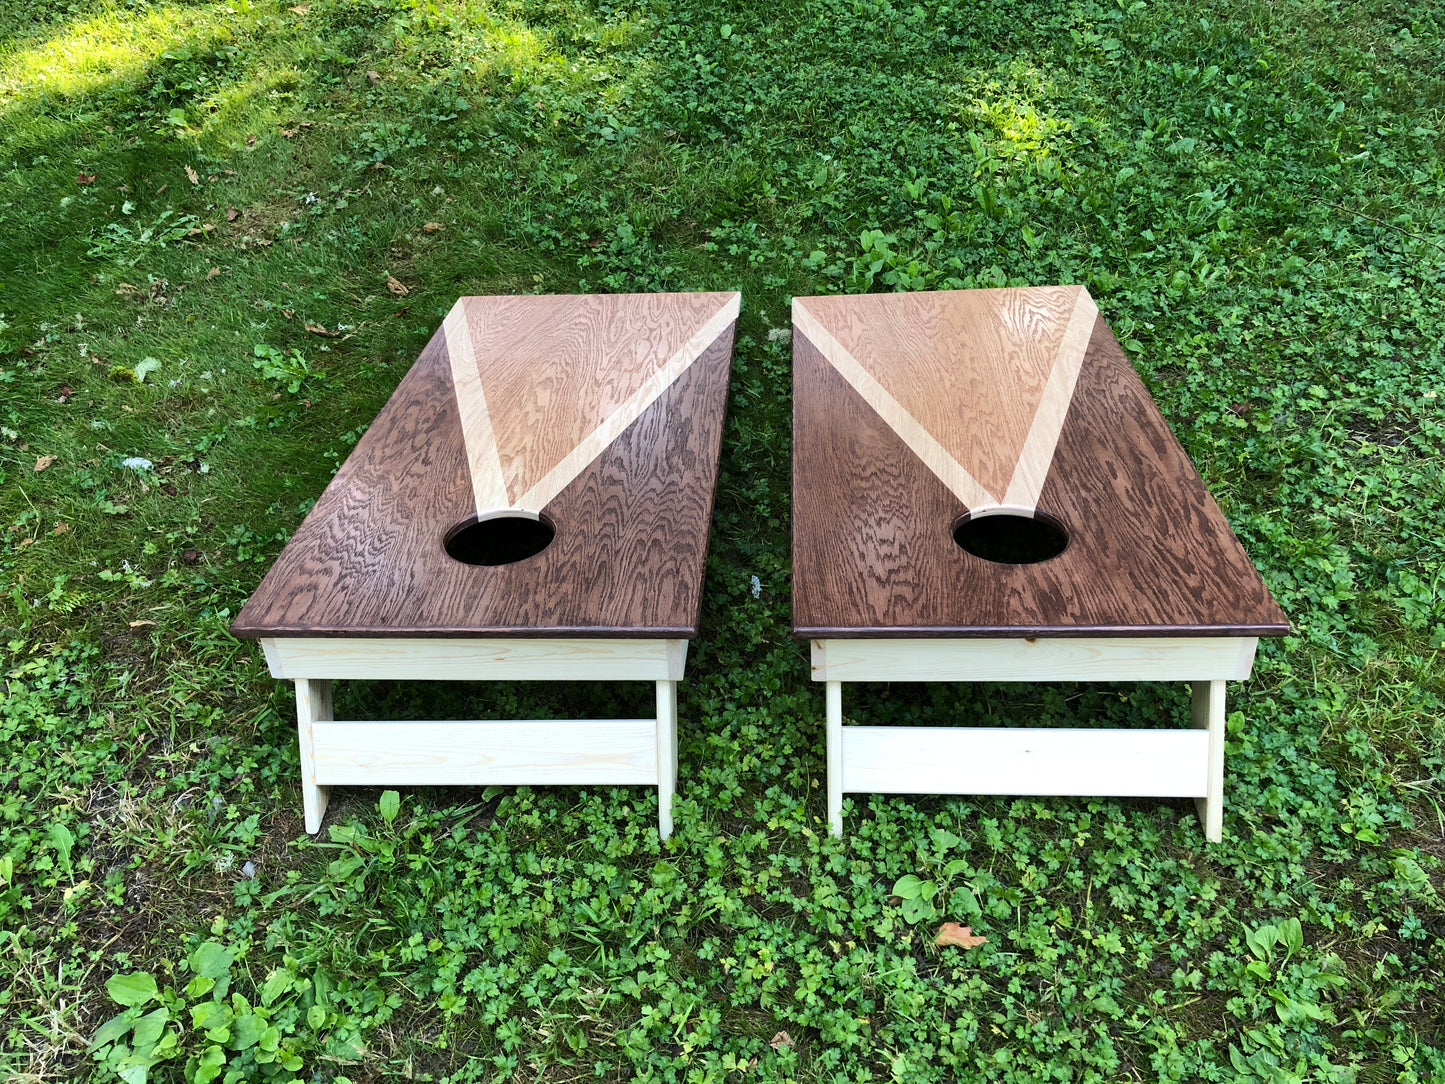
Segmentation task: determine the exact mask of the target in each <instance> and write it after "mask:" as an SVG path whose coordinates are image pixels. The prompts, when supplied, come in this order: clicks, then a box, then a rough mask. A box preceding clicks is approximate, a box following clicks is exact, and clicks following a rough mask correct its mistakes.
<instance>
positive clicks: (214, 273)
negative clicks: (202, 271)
mask: <svg viewBox="0 0 1445 1084" xmlns="http://www.w3.org/2000/svg"><path fill="white" fill-rule="evenodd" d="M220 273H221V269H220V268H219V267H213V268H211V269H210V270H209V271H207V272H206V281H207V282H210V281H211V280H212V279H213V278H215V277H216V276H217V275H219V274H220Z"/></svg>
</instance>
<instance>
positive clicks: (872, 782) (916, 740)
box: [829, 682, 1209, 798]
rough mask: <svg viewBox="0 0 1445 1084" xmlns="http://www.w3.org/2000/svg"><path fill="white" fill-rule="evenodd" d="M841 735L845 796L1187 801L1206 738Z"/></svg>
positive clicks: (1199, 775) (1197, 786)
mask: <svg viewBox="0 0 1445 1084" xmlns="http://www.w3.org/2000/svg"><path fill="white" fill-rule="evenodd" d="M829 684H830V685H831V684H832V682H829ZM841 730H842V743H841V744H842V753H843V756H842V761H843V770H842V773H841V774H842V789H843V790H844V791H847V792H849V793H857V792H860V791H861V792H870V793H880V794H1060V795H1064V794H1072V795H1099V796H1103V795H1109V796H1115V797H1129V796H1132V797H1179V798H1188V797H1195V796H1197V795H1202V794H1205V793H1206V788H1207V786H1208V766H1209V736H1208V735H1207V734H1205V733H1203V732H1201V731H1197V730H1073V729H1059V728H1052V727H1047V728H1046V727H1040V728H1038V729H1027V730H1015V729H982V728H974V727H966V728H965V727H897V726H893V727H880V726H850V727H842V728H841Z"/></svg>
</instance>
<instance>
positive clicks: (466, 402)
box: [442, 298, 507, 519]
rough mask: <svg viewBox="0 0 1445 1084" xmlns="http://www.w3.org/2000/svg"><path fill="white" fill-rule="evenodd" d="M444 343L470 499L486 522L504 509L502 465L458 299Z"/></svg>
mask: <svg viewBox="0 0 1445 1084" xmlns="http://www.w3.org/2000/svg"><path fill="white" fill-rule="evenodd" d="M442 330H443V333H444V334H445V335H446V340H447V357H448V358H449V359H450V361H451V366H452V387H453V388H455V389H456V396H457V410H458V412H459V413H460V414H461V420H462V440H463V441H464V442H465V443H466V449H467V467H468V469H469V470H470V472H471V476H472V496H473V498H474V499H475V501H476V505H477V516H478V518H480V519H486V518H488V517H487V512H492V514H493V515H495V514H496V513H497V512H498V511H499V510H505V509H506V506H507V483H506V481H505V480H504V479H503V478H502V461H501V458H500V456H498V454H497V435H496V433H495V432H493V431H492V416H491V414H490V413H488V411H487V393H486V391H485V389H483V387H482V374H481V372H480V370H478V368H477V354H476V348H475V346H474V344H473V341H472V329H471V326H470V325H469V324H468V322H467V310H466V298H459V299H458V300H457V303H456V304H455V305H453V306H452V309H451V312H449V313H447V317H446V319H445V320H444V321H443V322H442Z"/></svg>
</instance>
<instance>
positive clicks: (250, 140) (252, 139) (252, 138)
mask: <svg viewBox="0 0 1445 1084" xmlns="http://www.w3.org/2000/svg"><path fill="white" fill-rule="evenodd" d="M255 145H256V137H255V136H253V135H248V136H247V137H246V146H248V147H254V146H255Z"/></svg>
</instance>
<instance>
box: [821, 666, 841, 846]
mask: <svg viewBox="0 0 1445 1084" xmlns="http://www.w3.org/2000/svg"><path fill="white" fill-rule="evenodd" d="M825 684H826V692H825V696H826V700H827V713H828V738H827V742H828V831H830V832H831V833H833V835H835V836H837V837H838V838H840V839H841V838H842V836H843V683H842V682H841V681H829V682H826V683H825Z"/></svg>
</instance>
